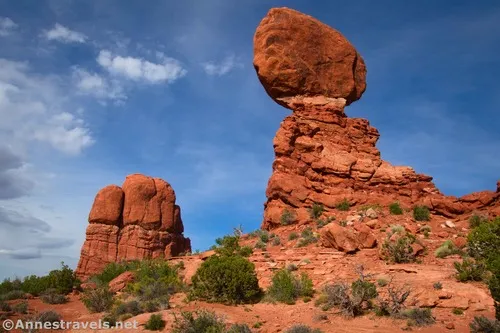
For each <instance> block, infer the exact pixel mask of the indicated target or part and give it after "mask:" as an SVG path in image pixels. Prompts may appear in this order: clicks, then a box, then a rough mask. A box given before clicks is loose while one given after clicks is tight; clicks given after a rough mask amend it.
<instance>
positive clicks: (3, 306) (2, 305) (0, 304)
mask: <svg viewBox="0 0 500 333" xmlns="http://www.w3.org/2000/svg"><path fill="white" fill-rule="evenodd" d="M0 311H4V312H9V311H12V308H11V306H10V305H9V303H7V302H4V301H0Z"/></svg>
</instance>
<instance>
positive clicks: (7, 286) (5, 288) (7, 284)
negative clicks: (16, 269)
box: [0, 279, 22, 295]
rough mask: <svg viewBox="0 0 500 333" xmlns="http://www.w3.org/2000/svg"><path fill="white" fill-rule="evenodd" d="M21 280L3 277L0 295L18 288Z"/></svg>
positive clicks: (0, 284)
mask: <svg viewBox="0 0 500 333" xmlns="http://www.w3.org/2000/svg"><path fill="white" fill-rule="evenodd" d="M21 285H22V282H21V280H19V279H14V280H12V281H11V280H10V279H4V280H3V282H2V283H0V295H3V294H6V293H8V292H10V291H13V290H20V289H21Z"/></svg>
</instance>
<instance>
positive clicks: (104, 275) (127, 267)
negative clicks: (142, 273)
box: [91, 261, 139, 284]
mask: <svg viewBox="0 0 500 333" xmlns="http://www.w3.org/2000/svg"><path fill="white" fill-rule="evenodd" d="M138 266H139V262H138V261H128V262H125V261H124V262H112V263H109V264H107V265H106V267H104V269H103V270H102V272H101V273H99V274H97V275H94V276H93V277H92V278H91V281H93V282H95V283H97V284H108V283H109V282H111V281H112V280H113V279H114V278H116V277H118V276H119V275H120V274H122V273H125V272H126V271H134V270H136V269H137V267H138Z"/></svg>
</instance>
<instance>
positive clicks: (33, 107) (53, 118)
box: [0, 59, 94, 155]
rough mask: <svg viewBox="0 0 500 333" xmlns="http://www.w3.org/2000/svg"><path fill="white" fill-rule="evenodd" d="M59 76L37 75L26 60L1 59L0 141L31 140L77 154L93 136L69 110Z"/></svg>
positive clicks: (66, 95) (66, 93) (17, 141)
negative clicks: (32, 71)
mask: <svg viewBox="0 0 500 333" xmlns="http://www.w3.org/2000/svg"><path fill="white" fill-rule="evenodd" d="M61 81H62V80H60V78H57V77H52V76H39V75H36V74H33V73H31V72H30V69H29V67H28V65H27V64H26V63H20V62H15V61H10V60H6V59H0V119H2V121H1V122H0V141H2V140H3V142H5V143H7V144H10V145H15V146H17V147H19V146H20V145H21V146H23V145H25V144H26V143H28V142H30V141H35V142H39V143H46V144H47V143H48V144H49V145H51V146H52V147H53V148H55V149H57V150H59V151H61V152H64V153H67V154H72V155H74V154H78V153H80V152H81V151H82V150H83V149H85V148H87V147H89V146H90V145H92V144H93V142H94V139H93V138H92V136H91V133H90V130H89V129H88V128H87V126H86V124H85V123H84V121H83V120H82V119H81V118H79V117H77V116H76V115H75V114H73V113H71V111H72V109H78V108H77V107H75V106H74V105H71V103H69V101H68V92H67V91H64V90H63V88H62V86H63V84H64V82H61Z"/></svg>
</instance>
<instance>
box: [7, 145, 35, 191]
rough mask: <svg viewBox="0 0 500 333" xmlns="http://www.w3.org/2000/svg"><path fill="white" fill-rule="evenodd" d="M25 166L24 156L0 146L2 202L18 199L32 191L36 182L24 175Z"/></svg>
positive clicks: (9, 148)
mask: <svg viewBox="0 0 500 333" xmlns="http://www.w3.org/2000/svg"><path fill="white" fill-rule="evenodd" d="M24 165H25V162H24V161H23V158H22V156H20V155H19V154H18V153H16V152H15V151H14V150H13V149H12V148H11V147H9V146H7V145H4V144H0V200H5V199H13V198H18V197H21V196H24V195H26V194H28V193H29V192H30V191H31V189H32V188H33V186H34V182H33V181H32V180H31V179H29V178H27V177H26V175H25V174H24V172H23V171H24Z"/></svg>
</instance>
